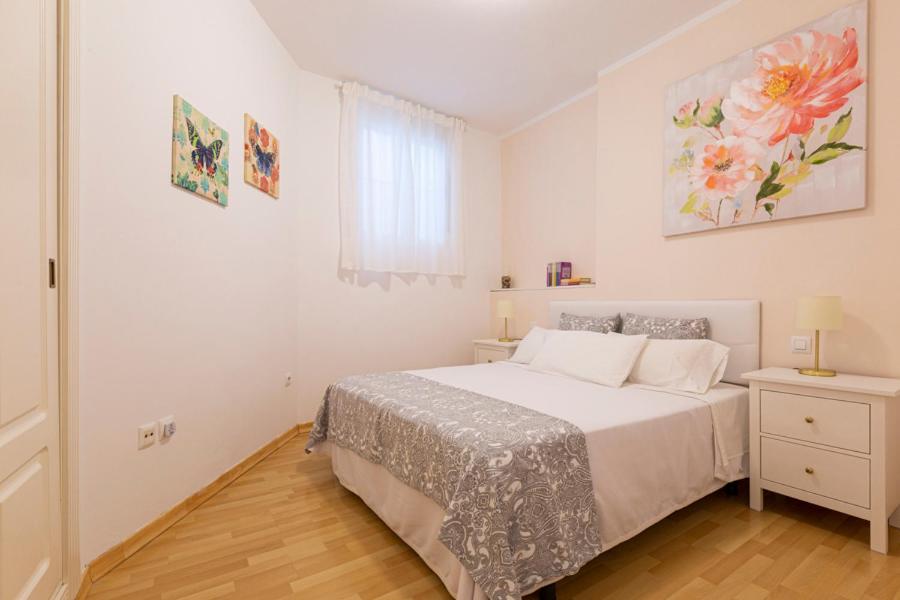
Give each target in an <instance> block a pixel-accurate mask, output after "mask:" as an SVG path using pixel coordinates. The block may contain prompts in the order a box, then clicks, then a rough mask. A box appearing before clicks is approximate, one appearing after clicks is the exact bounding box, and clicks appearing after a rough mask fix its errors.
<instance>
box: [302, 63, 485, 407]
mask: <svg viewBox="0 0 900 600" xmlns="http://www.w3.org/2000/svg"><path fill="white" fill-rule="evenodd" d="M299 87H300V90H301V91H300V99H299V110H298V117H299V120H300V130H301V131H303V132H304V134H305V136H306V137H307V138H308V139H307V141H305V142H303V143H301V145H300V147H299V148H298V151H299V157H298V158H299V164H298V169H299V172H298V178H299V180H300V191H299V202H300V203H302V205H303V208H302V218H301V221H300V230H299V234H298V241H297V250H296V252H297V253H298V254H299V256H300V257H301V260H300V264H299V267H298V268H299V281H300V295H299V315H298V321H299V331H300V340H299V353H300V356H299V365H298V367H297V372H298V373H299V375H298V377H297V384H296V385H297V387H298V392H299V399H300V402H299V415H298V418H299V420H300V421H301V422H305V421H311V420H312V419H313V417H314V416H315V412H316V409H317V408H318V406H319V403H320V401H321V399H322V394H323V393H324V391H325V388H326V387H327V386H328V384H329V383H331V382H332V381H334V380H335V379H336V378H338V377H340V376H343V375H348V374H351V373H367V372H375V371H385V370H397V369H413V368H422V367H433V366H438V365H454V364H463V363H467V362H471V361H472V344H471V341H472V340H473V339H475V338H481V337H486V336H487V335H488V326H489V325H488V318H487V315H486V311H485V308H486V306H487V304H488V289H490V288H491V287H496V286H498V285H499V277H500V242H499V231H500V202H499V198H500V145H499V141H498V140H497V138H496V137H495V136H492V135H488V134H485V133H481V132H479V131H477V130H475V129H471V128H470V129H468V130H467V131H466V134H465V140H464V156H463V169H464V192H465V198H466V223H467V227H466V229H467V231H466V277H465V278H464V279H461V280H450V279H449V278H447V277H437V278H426V277H418V278H411V279H410V278H400V277H397V276H391V277H387V276H380V275H374V274H373V275H367V276H361V277H359V278H356V277H354V276H352V275H351V274H349V273H342V272H340V271H339V270H338V253H339V250H340V235H339V234H340V232H339V229H338V165H337V159H336V157H337V155H338V127H339V122H340V119H339V117H340V105H339V102H338V96H337V92H336V91H335V89H334V82H333V81H332V80H330V79H325V78H322V77H318V76H316V75H312V74H309V73H306V72H302V71H301V72H300V74H299Z"/></svg>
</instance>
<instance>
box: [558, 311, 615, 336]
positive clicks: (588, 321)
mask: <svg viewBox="0 0 900 600" xmlns="http://www.w3.org/2000/svg"><path fill="white" fill-rule="evenodd" d="M559 328H560V330H562V331H594V332H596V333H610V332H613V333H619V331H621V328H622V317H620V316H619V315H614V316H612V317H582V316H579V315H570V314H569V313H563V314H561V315H560V316H559Z"/></svg>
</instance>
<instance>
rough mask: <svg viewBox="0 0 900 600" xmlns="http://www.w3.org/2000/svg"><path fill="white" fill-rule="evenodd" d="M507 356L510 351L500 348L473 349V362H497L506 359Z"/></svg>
mask: <svg viewBox="0 0 900 600" xmlns="http://www.w3.org/2000/svg"><path fill="white" fill-rule="evenodd" d="M509 356H510V352H509V351H508V350H504V349H502V348H476V349H475V362H477V363H489V362H499V361H501V360H506V359H508V358H509Z"/></svg>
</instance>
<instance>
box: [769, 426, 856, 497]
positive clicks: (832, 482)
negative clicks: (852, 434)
mask: <svg viewBox="0 0 900 600" xmlns="http://www.w3.org/2000/svg"><path fill="white" fill-rule="evenodd" d="M760 453H761V456H760V458H761V461H760V471H761V473H760V476H761V477H762V479H765V480H768V481H774V482H775V483H780V484H782V485H787V486H790V487H792V488H797V489H800V490H805V491H807V492H810V493H813V494H818V495H820V496H825V497H827V498H832V499H834V500H840V501H841V502H846V503H848V504H854V505H856V506H860V507H862V508H869V504H870V502H869V461H868V459H865V458H859V457H857V456H849V455H847V454H841V453H839V452H832V451H830V450H821V449H819V448H810V447H809V446H802V445H800V444H792V443H791V442H785V441H782V440H775V439H772V438H767V437H763V438H760Z"/></svg>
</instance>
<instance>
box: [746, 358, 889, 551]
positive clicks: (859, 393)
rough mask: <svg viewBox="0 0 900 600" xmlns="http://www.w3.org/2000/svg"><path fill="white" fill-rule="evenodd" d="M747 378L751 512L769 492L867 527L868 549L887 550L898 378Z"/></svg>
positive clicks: (778, 373) (791, 374) (791, 372)
mask: <svg viewBox="0 0 900 600" xmlns="http://www.w3.org/2000/svg"><path fill="white" fill-rule="evenodd" d="M743 377H744V378H746V379H749V380H750V508H752V509H753V510H762V509H763V490H771V491H773V492H778V493H779V494H784V495H786V496H791V497H793V498H799V499H800V500H804V501H806V502H811V503H813V504H818V505H819V506H824V507H826V508H830V509H833V510H837V511H840V512H843V513H846V514H849V515H853V516H855V517H859V518H861V519H866V520H867V521H869V523H870V528H871V529H870V532H871V533H870V546H871V548H872V550H874V551H876V552H881V553H882V554H884V553H886V552H887V549H888V519H889V518H890V517H891V514H892V513H893V512H894V510H896V508H897V507H898V505H900V398H898V396H900V380H897V379H885V378H881V377H863V376H861V375H846V374H842V373H839V374H838V375H837V376H835V377H811V376H807V375H800V374H799V373H798V372H797V370H796V369H784V368H768V369H762V370H760V371H753V372H751V373H745V374H744V375H743Z"/></svg>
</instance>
